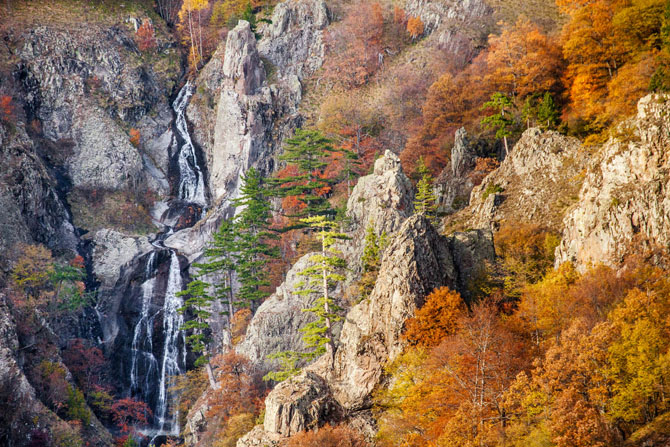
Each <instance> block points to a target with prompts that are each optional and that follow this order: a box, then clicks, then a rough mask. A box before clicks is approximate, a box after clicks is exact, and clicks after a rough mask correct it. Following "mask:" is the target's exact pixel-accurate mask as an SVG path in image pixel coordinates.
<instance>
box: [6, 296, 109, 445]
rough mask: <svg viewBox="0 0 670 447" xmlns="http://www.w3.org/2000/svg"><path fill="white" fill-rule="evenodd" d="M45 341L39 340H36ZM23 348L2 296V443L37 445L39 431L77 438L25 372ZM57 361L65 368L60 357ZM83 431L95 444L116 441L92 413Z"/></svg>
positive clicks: (53, 435)
mask: <svg viewBox="0 0 670 447" xmlns="http://www.w3.org/2000/svg"><path fill="white" fill-rule="evenodd" d="M42 342H43V340H37V343H42ZM20 348H21V349H24V348H25V347H21V346H20V344H19V339H18V335H17V332H16V326H15V323H14V321H13V319H12V316H11V313H10V310H9V307H8V305H7V302H6V297H5V296H4V295H0V402H2V410H3V411H2V412H1V413H0V444H2V445H7V446H10V447H11V446H24V445H34V444H30V442H31V437H33V436H37V435H39V434H40V433H49V434H51V435H52V437H53V438H55V439H57V440H58V438H59V437H60V438H61V439H66V438H68V437H69V439H76V438H77V437H78V436H77V432H76V430H75V429H73V428H72V427H71V426H70V425H69V424H68V423H67V422H65V421H64V420H62V419H60V418H59V417H58V416H57V415H56V414H55V413H54V412H53V411H51V410H50V409H49V408H47V407H46V406H45V405H44V404H43V403H42V402H41V401H40V399H39V398H38V396H37V395H36V392H35V389H34V388H33V385H32V384H31V383H30V381H29V380H28V378H27V377H26V375H25V373H24V371H23V368H24V367H25V366H26V365H22V364H20V361H19V358H20V356H21V351H20ZM58 363H59V364H60V365H61V366H62V367H64V366H63V365H62V363H60V360H58ZM32 366H33V367H35V365H32ZM67 374H68V375H69V372H68V373H67ZM89 411H90V410H89ZM84 432H85V433H86V435H88V438H87V441H88V443H89V444H90V445H91V446H93V447H106V446H108V445H111V444H112V443H113V440H112V436H111V435H110V434H109V432H108V431H107V430H105V428H104V427H103V426H102V424H100V421H98V420H97V418H96V417H95V416H93V415H92V416H91V421H90V424H89V425H88V426H87V427H84Z"/></svg>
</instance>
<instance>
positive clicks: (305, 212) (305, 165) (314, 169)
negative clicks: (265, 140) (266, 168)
mask: <svg viewBox="0 0 670 447" xmlns="http://www.w3.org/2000/svg"><path fill="white" fill-rule="evenodd" d="M334 151H335V149H334V148H333V145H332V140H331V139H329V138H326V137H325V136H323V135H322V134H321V133H320V132H319V131H317V130H305V129H298V130H296V132H295V135H294V136H293V137H292V138H289V139H288V140H287V141H286V145H285V146H284V153H283V154H282V155H280V156H279V159H280V160H281V161H283V162H286V164H287V165H288V167H289V168H294V169H295V170H296V171H297V173H296V174H295V175H287V176H285V177H277V178H274V179H272V181H271V186H274V191H273V194H274V195H275V196H277V197H282V198H286V197H294V198H296V199H297V201H298V202H299V203H300V204H301V206H300V207H299V211H298V212H296V214H295V215H293V216H290V217H298V218H302V217H307V216H315V215H332V214H333V211H332V209H331V207H330V204H329V203H328V200H327V197H326V191H327V190H329V186H330V184H331V181H329V180H327V179H325V178H324V175H323V172H324V170H325V168H326V167H327V166H328V161H327V156H328V155H329V154H330V153H332V152H334ZM295 227H297V228H304V227H305V224H304V223H302V222H298V223H297V224H296V225H295Z"/></svg>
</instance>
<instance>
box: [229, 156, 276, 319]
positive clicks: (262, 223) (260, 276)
mask: <svg viewBox="0 0 670 447" xmlns="http://www.w3.org/2000/svg"><path fill="white" fill-rule="evenodd" d="M242 181H243V185H242V188H241V190H240V196H239V197H238V198H237V199H235V200H234V201H233V204H234V205H235V206H236V207H238V208H240V209H241V211H240V212H239V213H238V215H237V216H236V217H235V232H236V235H237V244H236V246H237V250H236V265H235V270H236V272H237V279H238V281H239V282H240V289H239V290H238V292H237V299H238V301H239V302H241V303H242V305H243V306H249V307H251V308H255V307H256V306H258V305H259V304H260V302H261V301H262V300H263V299H264V298H265V297H267V295H268V291H267V287H268V286H269V285H270V280H269V272H268V269H267V268H266V265H267V262H268V260H269V259H272V258H276V257H278V256H279V252H278V250H277V248H276V247H271V246H270V245H269V244H268V241H269V240H270V239H275V238H277V236H276V234H274V233H273V232H271V231H270V230H269V227H270V218H271V217H272V210H271V207H270V200H269V198H268V195H269V194H268V192H267V190H266V189H265V185H264V184H263V178H262V177H261V175H260V173H259V172H258V171H257V170H256V169H254V168H251V169H249V170H248V171H247V173H246V174H245V175H244V176H243V177H242Z"/></svg>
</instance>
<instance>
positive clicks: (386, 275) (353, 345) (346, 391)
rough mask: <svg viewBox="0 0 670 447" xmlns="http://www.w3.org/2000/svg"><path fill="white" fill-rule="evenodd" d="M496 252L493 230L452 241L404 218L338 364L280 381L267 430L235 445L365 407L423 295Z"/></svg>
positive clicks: (351, 322) (352, 314) (344, 336)
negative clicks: (307, 400)
mask: <svg viewBox="0 0 670 447" xmlns="http://www.w3.org/2000/svg"><path fill="white" fill-rule="evenodd" d="M455 247H457V248H455ZM480 250H481V251H480ZM493 256H494V253H493V244H492V237H491V234H490V232H487V231H480V232H477V231H474V232H470V233H467V234H463V235H458V236H455V237H453V238H451V239H450V238H446V237H444V236H441V235H439V234H438V233H437V231H436V230H435V229H434V228H433V226H432V225H431V224H430V223H429V222H428V220H426V219H425V218H424V217H422V216H414V217H411V218H409V219H407V220H406V221H405V223H404V224H403V225H402V226H401V228H400V229H399V230H398V231H397V232H396V234H395V236H394V237H393V239H392V241H391V244H390V246H389V247H388V248H387V249H386V252H385V254H384V260H383V262H382V266H381V269H380V272H379V276H378V278H377V282H376V284H375V287H374V290H373V291H372V294H371V295H370V297H369V298H367V299H365V300H364V301H362V302H361V303H359V304H357V305H356V306H354V307H353V308H352V309H351V310H349V312H348V313H347V315H346V317H345V323H344V326H343V327H342V332H341V335H340V342H339V347H338V349H337V351H336V354H335V358H334V368H333V369H330V368H329V367H328V363H329V359H328V358H327V356H324V357H322V358H321V359H319V360H318V361H317V362H316V363H314V364H312V365H310V366H308V367H307V368H305V370H304V372H303V373H301V374H300V375H298V376H295V377H293V378H292V379H291V380H289V381H286V382H284V383H282V384H280V385H279V386H277V388H275V389H274V390H273V391H272V392H271V393H270V394H269V395H268V397H267V399H266V413H265V422H264V426H263V431H261V430H260V429H259V428H256V429H255V430H254V431H253V432H252V433H250V434H249V435H247V437H245V438H242V439H241V440H240V441H239V442H238V447H246V446H252V445H257V444H254V443H253V442H270V441H269V440H270V439H278V438H277V437H278V436H279V437H285V436H290V435H291V434H292V433H295V432H296V431H300V430H305V429H310V428H313V427H314V425H315V424H316V425H321V424H325V423H327V422H337V421H339V420H340V419H341V418H343V417H344V418H347V417H351V416H355V415H356V414H359V413H360V412H364V411H365V410H366V409H367V408H369V406H370V394H371V392H372V390H373V389H374V387H375V386H376V385H378V384H379V382H380V380H381V377H382V372H383V367H384V365H385V364H386V363H387V362H388V361H392V360H393V359H394V358H395V357H396V356H397V355H398V354H400V352H401V351H402V349H403V341H402V339H401V337H400V335H401V333H402V330H403V327H404V323H405V321H406V320H407V319H408V318H410V317H412V316H413V315H414V312H415V311H416V309H417V308H418V307H420V306H421V305H422V304H423V300H424V297H425V296H426V295H427V294H428V293H429V292H430V291H431V290H433V289H434V288H435V287H439V286H444V285H447V286H450V287H452V288H457V287H458V284H459V282H463V281H465V280H466V278H465V277H459V275H467V274H468V272H471V271H474V269H476V266H477V265H481V264H482V263H483V262H484V261H485V260H492V259H493ZM473 264H474V265H473ZM324 384H326V385H327V387H326V388H324V386H323V385H324ZM305 396H312V397H314V399H315V403H314V405H309V404H306V399H305ZM319 414H320V415H321V417H320V418H319V419H315V415H319ZM261 445H262V444H261Z"/></svg>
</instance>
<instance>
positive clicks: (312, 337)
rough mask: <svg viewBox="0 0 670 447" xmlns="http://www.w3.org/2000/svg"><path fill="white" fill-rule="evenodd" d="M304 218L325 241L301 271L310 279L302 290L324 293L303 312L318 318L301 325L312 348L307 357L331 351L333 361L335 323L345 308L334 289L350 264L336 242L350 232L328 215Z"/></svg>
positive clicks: (322, 240) (303, 220)
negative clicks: (341, 229)
mask: <svg viewBox="0 0 670 447" xmlns="http://www.w3.org/2000/svg"><path fill="white" fill-rule="evenodd" d="M302 222H303V223H305V224H306V225H308V226H309V227H310V228H312V229H314V230H315V231H316V236H317V237H318V239H319V240H320V243H321V252H320V253H319V254H315V255H313V256H312V257H310V261H311V262H312V266H310V267H308V268H306V269H305V270H303V271H302V272H300V275H302V276H305V277H306V278H307V280H306V281H305V282H304V283H303V285H304V288H303V289H302V290H300V292H299V293H301V294H312V293H321V294H322V296H321V297H320V298H319V299H317V300H316V301H315V302H314V304H313V306H312V307H309V308H307V309H303V312H310V313H312V314H313V315H315V316H316V318H317V319H316V321H313V322H311V323H309V324H307V325H306V326H305V327H304V328H302V329H301V331H302V332H303V341H304V342H305V346H306V347H307V348H308V349H312V351H311V352H309V353H307V354H306V357H307V358H308V359H313V358H316V357H318V356H320V355H322V354H324V353H328V354H329V355H330V358H331V361H332V360H333V356H334V353H335V345H334V343H333V333H332V326H333V323H335V322H336V321H339V320H340V319H341V317H340V315H339V311H340V310H341V309H340V307H339V306H338V305H337V304H336V303H335V301H334V300H333V299H332V298H331V296H330V290H331V289H332V288H333V287H334V286H335V285H336V284H337V283H338V282H341V281H344V279H345V277H344V276H343V275H342V273H341V272H342V270H344V269H345V268H346V262H345V260H344V259H343V258H341V257H340V254H341V253H340V252H339V251H338V250H337V249H336V248H335V246H334V245H335V243H336V242H337V241H338V240H342V239H346V235H345V234H343V233H339V232H337V231H335V228H336V223H335V222H333V221H332V220H328V219H327V218H326V217H325V216H313V217H308V218H305V219H302Z"/></svg>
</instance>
